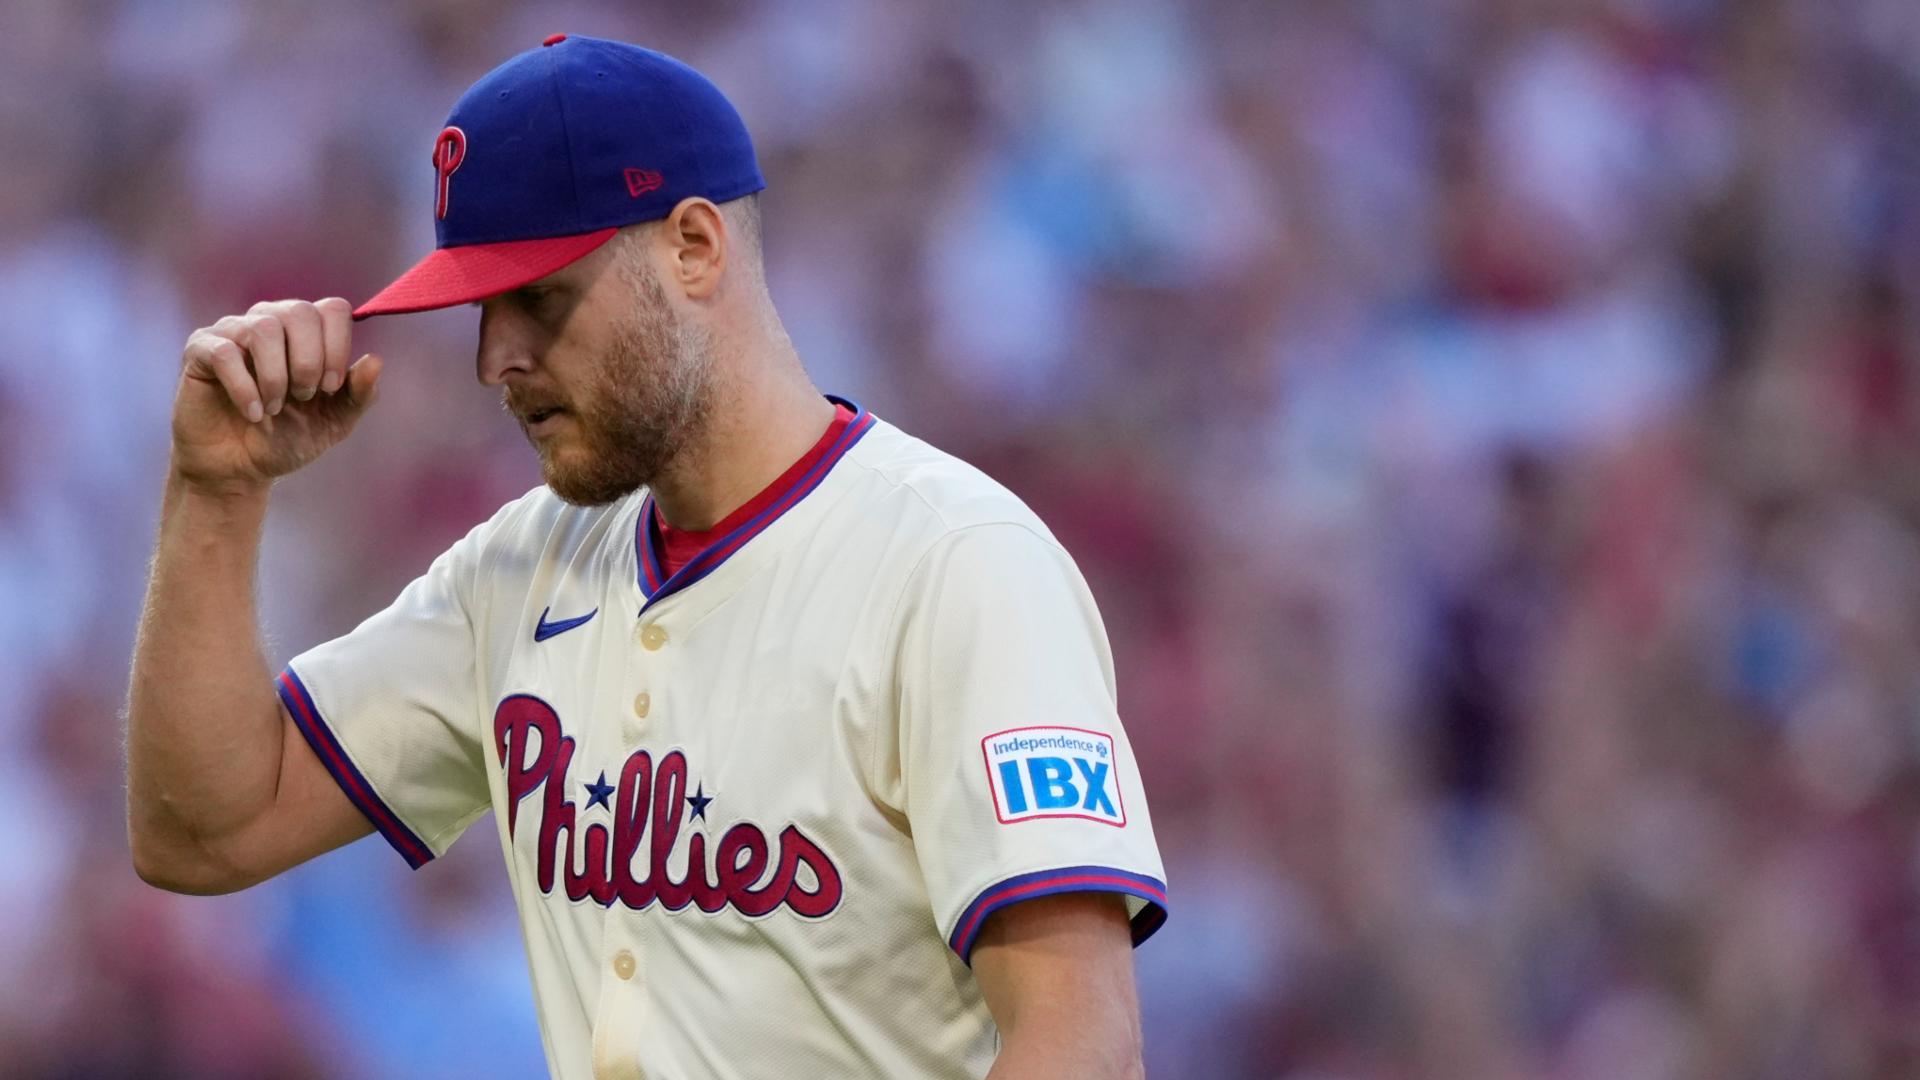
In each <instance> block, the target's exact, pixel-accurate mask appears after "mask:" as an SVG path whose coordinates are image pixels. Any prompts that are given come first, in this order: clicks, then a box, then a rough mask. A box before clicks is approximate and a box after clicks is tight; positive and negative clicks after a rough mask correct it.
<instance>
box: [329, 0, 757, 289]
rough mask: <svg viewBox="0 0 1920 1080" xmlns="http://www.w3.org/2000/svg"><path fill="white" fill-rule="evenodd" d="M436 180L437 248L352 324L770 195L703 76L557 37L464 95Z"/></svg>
mask: <svg viewBox="0 0 1920 1080" xmlns="http://www.w3.org/2000/svg"><path fill="white" fill-rule="evenodd" d="M635 162H642V163H645V165H644V167H642V166H641V165H636V164H635ZM433 172H434V233H435V237H436V240H437V243H436V245H435V251H434V252H433V253H432V254H430V255H428V256H427V257H426V258H425V259H422V260H421V261H420V262H419V263H418V264H416V265H415V266H414V267H413V268H412V269H410V270H408V271H407V272H406V273H405V274H402V275H401V276H400V278H399V279H398V280H396V281H395V282H394V283H393V284H392V285H389V286H387V287H386V288H385V289H383V290H381V291H380V294H379V295H377V296H375V297H374V298H373V299H371V300H369V301H367V302H366V303H364V304H362V305H360V307H359V308H358V309H357V310H356V311H355V312H354V316H355V317H356V318H365V317H366V316H369V315H386V314H397V313H400V312H406V311H426V310H429V309H431V308H441V307H451V306H453V305H455V304H464V303H468V302H470V301H473V300H481V299H485V298H487V297H489V296H494V295H497V294H499V293H503V292H507V291H509V290H512V289H517V288H519V287H520V286H522V285H525V284H527V283H528V282H530V281H534V280H536V279H538V278H542V277H545V276H546V275H548V274H551V273H553V272H554V271H556V270H559V269H560V268H561V267H564V266H566V265H567V264H568V263H571V262H572V261H574V260H575V259H578V258H580V257H581V256H582V255H585V254H587V253H588V252H590V251H592V250H594V249H595V248H597V247H599V246H600V245H601V244H604V243H606V241H607V240H608V239H610V238H612V236H613V234H614V233H615V231H617V230H618V229H619V228H620V227H621V226H623V225H632V224H635V223H637V222H642V221H652V220H655V219H657V218H663V217H665V216H667V215H668V214H669V213H671V212H672V211H673V208H674V207H675V206H677V205H679V203H680V202H681V200H683V199H687V198H690V197H693V196H702V197H704V198H707V199H711V200H712V201H714V202H716V203H723V202H728V201H731V200H733V199H737V198H740V197H741V196H743V195H750V194H752V193H753V192H756V191H759V190H761V189H762V188H764V187H766V186H767V185H766V181H765V180H764V179H762V178H761V175H760V165H759V162H758V161H757V160H756V159H755V157H754V153H753V142H752V140H751V139H750V138H749V137H748V135H747V128H746V125H745V124H744V123H743V122H742V121H741V119H740V114H739V113H738V112H736V111H735V110H734V107H733V105H732V103H730V102H729V101H727V99H726V97H725V95H723V94H721V93H720V91H719V89H718V88H717V87H715V86H714V85H713V84H712V83H711V82H709V81H707V79H706V77H705V76H703V75H701V74H700V73H699V72H697V71H695V70H693V69H692V68H690V67H688V66H687V65H685V64H683V63H681V62H680V61H678V60H675V59H673V58H672V57H670V56H667V55H665V54H662V53H657V52H654V51H653V50H651V49H643V48H640V47H639V46H637V45H628V44H625V43H623V42H618V41H606V40H603V39H599V38H588V37H570V36H566V35H561V34H555V35H553V36H551V37H549V38H548V39H547V41H546V43H545V44H544V45H543V46H542V47H540V48H536V49H529V50H528V51H526V52H523V53H521V54H520V55H518V56H515V57H514V58H513V59H511V60H508V61H507V62H506V63H504V64H502V65H500V66H499V67H497V68H495V69H494V70H493V71H491V72H488V73H487V74H486V76H484V77H483V78H481V79H480V81H479V82H476V83H474V84H473V86H472V87H470V88H469V89H468V90H467V92H466V93H465V94H463V95H461V97H460V100H459V101H458V102H457V103H455V105H454V107H453V113H452V114H451V115H450V116H448V117H447V121H446V124H445V125H444V127H443V128H442V129H441V131H440V133H439V135H438V136H436V137H435V139H434V144H433ZM456 174H457V175H456Z"/></svg>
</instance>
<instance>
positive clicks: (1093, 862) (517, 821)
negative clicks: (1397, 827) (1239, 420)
mask: <svg viewBox="0 0 1920 1080" xmlns="http://www.w3.org/2000/svg"><path fill="white" fill-rule="evenodd" d="M432 162H433V169H434V181H435V189H434V215H435V228H436V230H437V238H438V244H437V247H436V250H435V251H433V252H432V253H431V254H429V255H428V256H427V257H426V258H425V259H423V260H422V261H421V262H420V263H419V264H417V265H416V266H414V267H413V268H412V269H411V270H409V271H407V273H406V274H404V275H403V276H401V277H400V278H399V279H398V280H397V281H395V282H394V283H393V284H392V285H391V286H389V287H388V288H387V289H385V290H384V291H382V292H381V293H380V294H379V295H377V296H375V297H374V298H373V299H372V300H370V301H368V302H367V303H365V304H363V305H361V306H360V307H359V308H358V309H357V310H353V311H350V310H349V306H348V304H347V303H346V302H345V301H343V300H339V299H326V300H320V301H318V302H314V303H307V302H302V301H281V302H275V303H262V304H258V305H255V306H254V307H253V308H252V309H251V310H250V311H249V312H248V313H247V314H245V315H238V316H231V317H228V318H224V319H221V320H220V321H218V322H216V323H214V324H213V325H212V326H210V327H206V328H204V329H201V330H198V331H196V332H195V333H194V334H193V335H192V336H191V337H190V338H189V339H188V340H187V343H186V347H185V354H184V371H183V375H182V378H181V381H180V386H179V391H178V396H177V398H176V400H175V403H174V414H173V456H172V464H171V470H170V474H169V478H168V481H167V487H166V497H165V503H164V510H163V514H162V518H161V523H160V535H159V544H158V553H157V555H156V558H155V561H154V566H153V571H152V582H151V585H150V590H149V596H148V601H147V607H146V612H145V617H144V620H143V622H142V625H141V630H140V637H139V642H138V645H137V646H136V651H135V656H134V671H133V683H132V690H131V702H130V707H129V721H128V723H129V740H128V741H129V765H128V772H129V783H128V817H129V823H130V831H131V841H132V853H133V861H134V864H135V867H136V868H137V869H138V871H139V873H140V875H141V876H142V877H143V878H145V879H146V880H147V881H149V882H152V883H153V884H155V885H159V886H161V887H163V888H167V889H172V890H175V891H178V892H186V893H219V892H228V891H231V890H235V889H240V888H245V887H247V886H249V885H251V884H253V883H255V882H258V881H261V880H263V879H265V878H268V877H271V876H273V875H274V874H277V873H279V872H280V871H282V870H285V869H287V868H288V867H291V866H294V865H296V864H298V863H300V862H303V861H305V860H307V859H310V858H312V857H313V856H315V855H318V854H320V853H322V852H325V851H328V850H331V849H333V848H335V847H338V846H340V845H342V844H345V843H347V842H349V841H352V840H354V839H356V838H359V837H361V836H364V835H366V834H367V833H369V832H372V831H377V832H379V833H380V835H381V836H382V837H384V838H385V839H386V841H387V842H388V843H389V844H391V845H392V846H393V847H394V849H395V850H397V851H398V852H399V853H400V855H401V856H402V857H403V858H405V859H406V860H407V862H408V863H409V864H411V865H413V866H415V867H418V866H421V865H424V864H425V863H427V862H428V861H430V860H431V859H433V858H434V857H435V856H436V855H439V854H440V853H441V852H444V851H445V850H446V849H447V846H448V845H450V844H452V843H453V841H454V839H455V838H456V837H458V836H459V835H460V834H461V832H462V831H464V830H465V829H466V828H467V826H469V825H471V824H472V823H473V822H474V821H475V820H476V819H478V818H479V817H480V816H481V815H482V814H484V813H486V812H487V811H489V810H491V811H492V812H493V817H494V821H495V823H496V825H497V827H498V833H499V837H500V845H501V850H502V853H503V854H504V855H505V859H506V867H507V874H508V876H509V878H510V879H511V882H512V887H513V892H514V896H515V899H516V901H517V904H518V910H519V914H520V923H521V929H522V933H523V935H524V938H525V941H526V947H527V957H528V963H529V966H530V968H531V973H532V978H533V988H534V997H535V1000H536V1001H537V1002H538V1004H539V1011H540V1021H541V1031H542V1037H543V1040H544V1042H545V1048H546V1054H547V1061H548V1065H549V1068H550V1069H551V1071H552V1073H553V1074H554V1075H555V1076H560V1077H588V1076H595V1077H601V1076H618V1077H642V1076H645V1077H670V1078H674V1080H682V1078H687V1077H770V1076H779V1077H853V1076H876V1077H920V1076H925V1077H979V1076H983V1075H991V1076H994V1077H1000V1078H1009V1077H1027V1076H1048V1077H1061V1076H1071V1077H1106V1076H1129V1075H1136V1074H1138V1073H1139V1072H1140V1069H1141V1065H1140V1056H1139V1054H1140V1051H1139V1019H1138V1007H1137V1005H1136V1003H1135V994H1134V987H1133V975H1132V966H1131V965H1132V957H1131V948H1132V946H1133V944H1134V943H1136V942H1138V941H1140V940H1142V939H1144V938H1145V937H1146V936H1147V935H1148V934H1150V933H1152V932H1153V930H1154V929H1155V928H1156V927H1157V926H1158V925H1159V924H1160V922H1161V921H1162V920H1163V919H1164V918H1165V904H1166V889H1165V885H1164V884H1163V881H1164V873H1163V871H1162V869H1161V865H1160V858H1159V855H1158V853H1157V851H1156V849H1155V846H1154V840H1153V832H1152V827H1151V825H1150V823H1149V821H1148V816H1147V805H1146V799H1145V797H1144V795H1143V793H1142V791H1141V786H1140V778H1139V773H1138V771H1137V769H1136V767H1135V762H1134V759H1133V754H1132V751H1131V750H1130V748H1129V746H1128V743H1127V737H1126V734H1125V732H1123V731H1122V730H1121V726H1120V720H1119V718H1118V716H1117V715H1116V713H1115V705H1114V674H1113V665H1112V660H1111V657H1110V655H1109V652H1108V648H1107V642H1106V636H1105V631H1104V630H1103V628H1102V626H1101V624H1100V617H1099V614H1098V613H1097V612H1096V610H1095V608H1094V604H1093V599H1092V597H1091V596H1090V595H1089V594H1088V591H1087V587H1086V585H1085V583H1084V582H1083V581H1082V579H1081V577H1080V574H1079V572H1078V571H1077V570H1076V569H1075V567H1074V564H1073V560H1072V559H1071V558H1070V557H1069V556H1068V554H1067V552H1066V551H1064V550H1063V549H1062V548H1061V546H1060V544H1059V543H1058V542H1057V541H1056V540H1055V539H1054V537H1053V535H1052V534H1051V533H1049V532H1048V530H1047V528H1046V526H1045V525H1043V524H1042V523H1041V522H1040V521H1039V519H1038V518H1036V517H1035V516H1034V514H1033V513H1032V512H1031V511H1030V510H1028V509H1027V507H1026V506H1024V505H1023V504H1022V503H1021V502H1020V500H1018V499H1017V498H1015V497H1014V496H1013V495H1012V494H1010V493H1009V492H1008V491H1006V489H1004V488H1002V487H1001V486H999V485H998V484H996V483H994V482H993V481H992V480H990V479H988V478H987V477H986V476H984V475H982V474H981V473H979V472H978V471H976V470H975V469H973V468H972V467H970V466H968V465H966V464H965V463H963V462H961V461H959V460H957V459H955V458H953V457H951V456H949V455H947V454H944V453H942V452H940V451H938V450H936V449H934V448H933V447H931V446H928V445H927V444H926V443H924V442H921V441H919V440H918V439H915V438H913V437H912V436H910V435H908V434H906V433H905V432H903V431H901V430H900V429H898V428H896V427H894V426H892V425H890V424H888V423H886V422H885V421H883V420H881V419H879V418H878V417H876V416H874V415H873V414H872V413H870V412H868V411H867V410H866V409H864V408H862V407H861V406H860V405H858V404H856V403H855V402H853V401H851V400H847V399H843V398H837V397H829V396H823V395H822V394H821V393H820V392H818V391H817V390H815V389H814V388H813V386H812V384H811V383H810V381H809V380H808V377H807V375H806V372H805V370H804V369H803V368H802V366H801V364H800V361H799V358H798V357H797V356H796V355H795V352H794V349H793V346H792V344H791V343H790V342H789V341H788V339H787V336H786V334H785V332H784V331H783V330H782V329H781V325H780V320H779V318H778V317H777V316H776V314H775V311H774V308H773V305H772V302H771V300H770V299H769V298H768V295H767V289H766V284H765V281H764V278H763V276H762V269H761V259H760V252H759V248H758V244H759V240H758V236H759V233H758V227H757V217H756V214H757V209H756V193H757V192H759V191H760V190H761V189H762V188H763V187H764V186H765V184H764V182H763V181H762V179H761V175H760V170H759V166H758V164H757V162H756V160H755V157H754V153H753V148H752V145H751V143H750V142H749V140H748V136H747V132H746V129H745V127H744V125H743V124H742V122H741V120H740V117H739V116H738V114H737V113H736V112H735V111H734V109H733V107H732V105H731V104H729V103H728V101H727V100H726V99H725V98H724V97H723V96H722V95H721V94H720V92H719V90H717V89H716V88H715V87H714V86H713V85H712V84H711V83H709V82H708V81H707V80H706V79H705V78H703V77H702V76H700V75H699V74H698V73H696V72H694V71H693V70H692V69H690V68H688V67H686V66H685V65H683V64H681V63H679V62H677V61H675V60H673V59H671V58H668V57H666V56H662V55H660V54H659V53H656V52H652V51H649V50H646V49H641V48H638V47H635V46H632V45H626V44H621V43H617V42H611V41H602V40H595V39H591V38H583V37H566V36H564V35H555V36H554V37H552V38H549V39H548V40H547V41H546V42H545V43H544V44H543V46H541V47H539V48H535V49H532V50H529V51H527V52H525V53H522V54H520V55H518V56H516V57H514V58H512V59H511V60H509V61H508V62H507V63H505V64H504V65H502V66H501V67H499V68H497V69H495V70H494V71H493V72H491V73H489V74H488V75H486V76H485V77H484V78H482V79H481V80H480V81H479V82H478V83H476V84H474V86H473V87H472V88H471V89H469V90H468V91H467V93H466V94H465V95H464V96H463V97H461V99H460V100H459V102H458V103H457V104H456V105H455V106H454V109H453V113H452V115H451V117H449V119H448V121H447V124H446V126H445V128H444V129H443V130H441V132H440V133H439V135H438V137H437V138H436V139H435V141H434V144H433V147H432ZM849 211H850V212H857V207H856V206H852V205H850V206H849ZM467 303H474V304H476V305H477V306H478V308H479V312H480V342H479V352H478V361H477V367H478V374H479V378H480V381H481V382H482V383H484V384H486V385H487V386H490V387H499V388H501V389H502V391H503V393H504V396H505V402H506V405H507V407H508V408H509V409H510V410H511V412H512V413H513V415H514V417H515V419H516V420H518V421H519V423H520V425H521V427H522V429H523V430H524V431H525V433H526V436H527V438H528V439H529V441H530V442H531V443H532V445H533V447H534V449H535V451H536V452H537V453H538V456H539V459H540V465H541V470H542V476H543V479H544V480H545V483H544V484H543V485H542V486H541V487H539V488H536V489H534V490H533V491H531V492H529V493H527V494H526V495H525V496H523V497H521V498H519V499H517V500H515V501H514V502H512V503H509V504H508V505H506V506H505V507H502V508H501V509H500V511H499V512H498V513H496V514H494V516H493V517H492V519H490V520H488V521H486V522H484V523H481V524H479V525H477V526H475V527H474V529H473V530H472V531H471V532H469V533H468V534H467V535H466V537H465V538H464V539H462V540H460V541H459V542H458V543H456V544H454V545H453V547H452V548H450V549H449V550H448V551H447V552H446V553H445V554H443V555H441V556H440V557H439V558H438V559H436V560H435V561H434V562H433V564H432V566H431V567H429V568H428V569H427V571H426V573H425V574H424V575H422V576H421V577H419V578H418V579H416V580H415V581H414V582H413V583H412V584H410V585H408V586H407V588H406V589H405V590H404V591H402V592H401V594H400V596H399V597H398V598H397V599H396V600H395V601H394V602H393V604H392V606H390V607H388V608H387V609H386V610H384V611H381V612H379V613H378V614H375V615H373V616H372V617H371V618H369V619H367V620H366V621H365V622H364V623H362V624H361V625H360V626H359V627H358V628H356V629H355V630H353V631H352V632H351V633H349V634H347V635H346V636H344V637H341V638H339V639H337V640H334V641H330V642H327V643H325V644H322V645H319V646H317V647H315V648H313V649H310V650H309V651H307V652H305V653H302V654H301V655H299V656H298V657H296V658H295V659H294V660H293V661H292V662H291V663H290V664H289V665H288V666H287V667H286V669H285V670H283V671H281V672H279V673H278V676H277V677H275V675H274V674H273V673H272V672H270V671H269V670H268V669H267V667H266V665H265V662H264V660H263V658H262V652H261V647H260V645H259V643H258V642H259V639H258V631H257V628H256V615H255V610H254V599H253V595H252V593H253V586H252V582H253V577H254V572H255V564H256V556H257V553H258V548H259V538H260V531H261V523H262V520H263V518H264V517H265V514H266V510H267V502H268V496H267V493H268V488H269V486H270V485H271V483H272V481H273V480H274V479H275V478H276V477H279V476H284V475H286V474H288V473H291V472H293V471H295V470H297V469H299V468H300V467H301V466H303V465H305V464H307V463H308V462H310V461H312V460H313V459H314V458H316V457H318V456H319V455H320V454H322V453H324V452H325V451H326V450H327V449H328V448H329V447H330V446H332V445H333V444H335V443H336V442H338V441H339V440H340V439H342V438H344V437H346V435H347V434H348V432H349V431H350V430H351V429H352V427H353V426H354V424H355V423H356V422H357V421H358V420H359V419H360V417H361V416H362V414H363V413H364V412H365V411H366V409H367V408H368V406H370V405H371V404H372V403H373V401H374V399H375V390H376V387H377V386H378V383H379V378H380V370H381V361H380V359H379V358H377V357H375V356H372V355H366V356H362V357H361V358H360V359H359V360H358V361H357V362H353V363H349V362H348V358H349V356H350V352H349V341H350V336H351V327H352V320H353V319H354V318H363V317H366V316H370V315H382V314H390V313H398V312H407V311H421V310H426V309H430V308H441V307H447V306H450V305H455V304H467Z"/></svg>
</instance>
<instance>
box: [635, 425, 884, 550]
mask: <svg viewBox="0 0 1920 1080" xmlns="http://www.w3.org/2000/svg"><path fill="white" fill-rule="evenodd" d="M853 420H854V411H853V410H852V409H849V408H847V407H846V406H845V405H843V404H841V403H840V402H838V401H836V402H834V406H833V422H832V423H831V424H828V425H827V431H826V434H824V435H822V436H820V440H819V441H818V442H816V443H814V444H813V449H811V450H808V451H807V452H806V453H805V454H802V455H801V456H800V460H799V461H796V462H794V463H793V464H792V465H790V466H788V467H787V471H786V472H783V473H781V474H780V475H779V476H778V477H777V478H775V480H774V481H773V483H771V484H768V485H767V486H766V487H764V488H762V489H760V493H759V494H758V495H755V496H754V497H753V498H751V499H749V500H747V502H746V503H745V504H743V505H742V506H740V507H739V508H738V509H736V510H734V511H733V512H732V513H730V514H728V515H727V516H726V517H725V518H722V519H721V520H720V522H719V523H718V524H716V525H714V526H713V527H712V528H711V529H700V530H698V531H696V530H692V529H680V528H675V527H674V526H672V525H669V524H667V519H666V518H664V517H661V516H660V505H659V504H658V503H654V504H653V529H652V530H651V532H652V534H653V536H654V538H655V543H654V549H653V551H654V556H655V557H656V558H658V559H659V560H660V568H661V570H662V571H664V576H666V577H672V576H673V575H674V574H675V573H677V572H678V571H679V570H680V568H681V567H683V566H685V565H687V563H689V562H691V561H692V560H693V558H694V556H696V555H698V554H700V553H701V552H702V551H705V550H706V549H707V547H708V546H709V545H711V544H712V543H713V542H714V541H716V540H718V539H720V538H721V537H723V536H725V535H727V534H728V533H730V532H732V531H733V530H735V529H737V528H739V527H740V526H741V525H742V524H744V523H746V522H747V521H749V520H751V519H752V518H753V517H754V516H755V515H757V514H759V513H760V512H761V511H762V510H765V509H766V508H767V507H769V506H771V505H772V504H773V502H774V500H776V499H778V498H779V497H780V496H781V495H782V494H784V493H785V492H786V491H787V489H788V488H791V487H792V486H793V485H794V482H795V481H797V480H799V479H800V477H801V475H802V474H804V473H805V472H806V471H807V470H808V469H811V468H813V467H814V466H815V465H817V464H819V463H820V460H821V459H822V458H824V457H826V455H827V451H828V450H830V449H832V448H833V444H834V442H835V441H836V440H838V439H839V438H840V435H841V433H842V432H844V431H846V430H847V425H848V424H851V423H853Z"/></svg>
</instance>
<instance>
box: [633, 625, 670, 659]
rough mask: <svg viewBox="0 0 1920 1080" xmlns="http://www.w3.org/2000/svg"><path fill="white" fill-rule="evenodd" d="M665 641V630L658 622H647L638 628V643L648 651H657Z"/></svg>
mask: <svg viewBox="0 0 1920 1080" xmlns="http://www.w3.org/2000/svg"><path fill="white" fill-rule="evenodd" d="M666 643H667V632H666V631H665V630H664V629H662V628H661V626H660V624H659V623H648V624H647V625H645V626H643V627H641V628H640V644H641V646H642V647H643V648H645V649H646V650H647V651H648V652H659V651H660V649H661V647H663V646H664V645H666Z"/></svg>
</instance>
